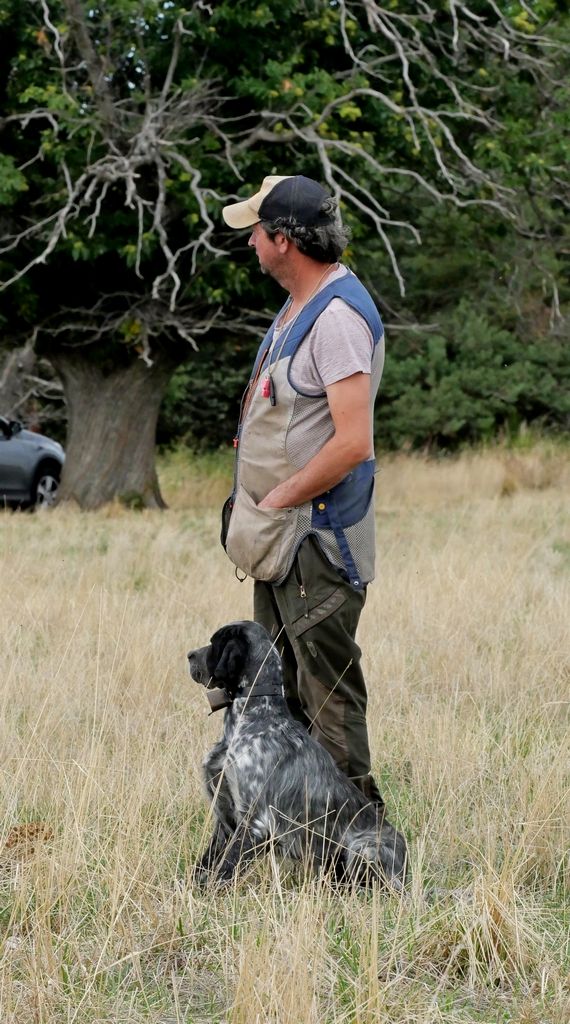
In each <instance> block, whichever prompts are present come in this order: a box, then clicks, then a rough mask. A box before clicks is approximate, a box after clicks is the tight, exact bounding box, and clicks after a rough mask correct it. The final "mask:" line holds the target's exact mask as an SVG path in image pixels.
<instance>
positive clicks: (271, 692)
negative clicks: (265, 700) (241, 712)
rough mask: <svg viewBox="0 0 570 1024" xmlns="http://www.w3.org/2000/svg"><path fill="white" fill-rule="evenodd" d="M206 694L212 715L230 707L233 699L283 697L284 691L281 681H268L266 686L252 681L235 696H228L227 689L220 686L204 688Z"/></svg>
mask: <svg viewBox="0 0 570 1024" xmlns="http://www.w3.org/2000/svg"><path fill="white" fill-rule="evenodd" d="M206 696H207V698H208V703H209V705H210V714H211V715H213V714H214V713H215V712H216V711H223V709H224V708H229V707H231V706H232V704H233V702H234V700H255V698H257V697H283V696H284V693H283V686H282V684H281V683H279V684H278V685H276V684H275V683H270V684H267V685H266V686H260V685H259V683H253V684H252V685H251V686H250V687H249V689H247V690H244V691H243V693H240V694H239V696H236V697H230V696H229V694H228V692H227V690H225V689H223V688H222V687H216V688H215V689H212V690H206Z"/></svg>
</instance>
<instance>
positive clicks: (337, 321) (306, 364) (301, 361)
mask: <svg viewBox="0 0 570 1024" xmlns="http://www.w3.org/2000/svg"><path fill="white" fill-rule="evenodd" d="M347 273H348V270H347V268H346V267H345V266H343V265H342V264H341V265H340V266H339V267H338V269H337V270H335V271H333V272H332V274H329V275H328V276H327V278H326V280H325V281H324V282H323V284H322V285H321V288H325V287H326V286H327V285H329V284H330V283H331V281H335V280H338V279H340V278H342V277H345V276H346V274H347ZM321 288H319V289H317V292H319V291H320V290H321ZM286 329H287V324H286V323H285V324H284V325H283V327H282V328H280V327H279V325H276V327H275V330H274V337H275V339H276V342H277V346H278V345H279V335H280V334H281V331H285V330H286ZM373 351H374V343H373V339H372V334H371V332H370V329H369V327H368V324H367V323H366V321H365V320H364V318H363V317H362V316H360V313H357V312H356V311H355V310H354V309H351V307H350V306H348V305H347V304H346V302H344V301H343V299H337V298H335V299H332V301H331V302H330V303H329V305H328V306H327V307H326V309H324V310H323V312H322V313H321V314H320V316H319V317H318V319H317V320H316V321H315V323H314V325H313V327H312V328H311V330H310V331H309V333H308V334H307V336H306V338H304V339H303V342H302V344H301V345H299V348H298V349H297V351H296V353H295V355H294V357H293V361H292V363H291V383H292V384H293V385H294V387H297V388H299V390H300V391H301V392H302V393H303V394H306V395H322V393H323V391H325V389H326V388H327V387H328V386H329V384H336V382H337V381H339V380H344V378H345V377H351V376H352V374H354V373H371V372H372V355H373ZM382 361H383V360H382Z"/></svg>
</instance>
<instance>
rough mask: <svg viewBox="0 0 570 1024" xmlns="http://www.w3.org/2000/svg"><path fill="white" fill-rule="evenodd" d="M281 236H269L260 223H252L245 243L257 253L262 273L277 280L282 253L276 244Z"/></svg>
mask: <svg viewBox="0 0 570 1024" xmlns="http://www.w3.org/2000/svg"><path fill="white" fill-rule="evenodd" d="M282 237H283V236H282V235H279V234H277V235H276V236H275V238H270V237H269V235H268V234H266V232H265V231H264V230H263V228H262V226H261V224H254V226H253V228H252V232H251V235H250V237H249V240H248V243H247V244H248V245H251V247H252V248H253V249H255V251H256V253H257V258H258V260H259V267H260V270H261V272H262V274H270V275H271V277H275V278H276V280H279V266H280V265H281V264H282V262H283V255H282V253H281V252H280V249H279V244H278V242H279V240H280V239H282Z"/></svg>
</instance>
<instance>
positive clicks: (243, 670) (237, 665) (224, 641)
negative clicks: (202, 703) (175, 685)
mask: <svg viewBox="0 0 570 1024" xmlns="http://www.w3.org/2000/svg"><path fill="white" fill-rule="evenodd" d="M188 661H189V665H190V675H191V676H192V679H194V681H195V682H196V683H200V684H201V685H202V686H205V687H206V689H208V690H212V689H220V688H221V689H223V690H225V692H226V694H227V695H228V697H229V698H230V700H234V699H235V697H237V696H239V691H240V690H245V689H247V688H248V687H250V686H252V685H253V684H254V683H255V682H257V680H258V679H259V678H260V677H261V676H262V675H263V679H264V681H267V682H277V681H280V679H281V660H280V658H279V655H278V654H277V652H276V651H275V649H274V647H273V644H272V641H271V637H270V636H269V633H268V632H267V630H266V629H264V627H263V626H260V625H259V623H257V622H249V621H246V620H244V621H242V622H231V623H230V624H229V625H227V626H222V628H221V629H218V630H217V631H216V632H215V633H214V635H213V637H212V638H211V640H210V643H209V644H208V646H207V647H199V648H198V649H197V650H195V651H190V653H189V654H188Z"/></svg>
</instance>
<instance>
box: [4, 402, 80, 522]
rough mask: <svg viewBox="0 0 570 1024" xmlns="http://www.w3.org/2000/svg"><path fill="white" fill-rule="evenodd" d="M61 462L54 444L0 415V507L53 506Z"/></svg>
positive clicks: (57, 444)
mask: <svg viewBox="0 0 570 1024" xmlns="http://www.w3.org/2000/svg"><path fill="white" fill-rule="evenodd" d="M64 461H65V453H64V451H63V448H62V447H61V445H60V444H59V442H58V441H53V440H52V438H51V437H44V435H43V434H35V433H33V431H31V430H24V428H23V427H22V424H21V423H18V421H17V420H8V419H5V417H4V416H0V506H2V505H20V506H35V507H36V508H44V507H47V506H48V505H53V503H54V501H55V497H56V494H57V489H58V487H59V478H60V476H61V468H62V466H63V463H64Z"/></svg>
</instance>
